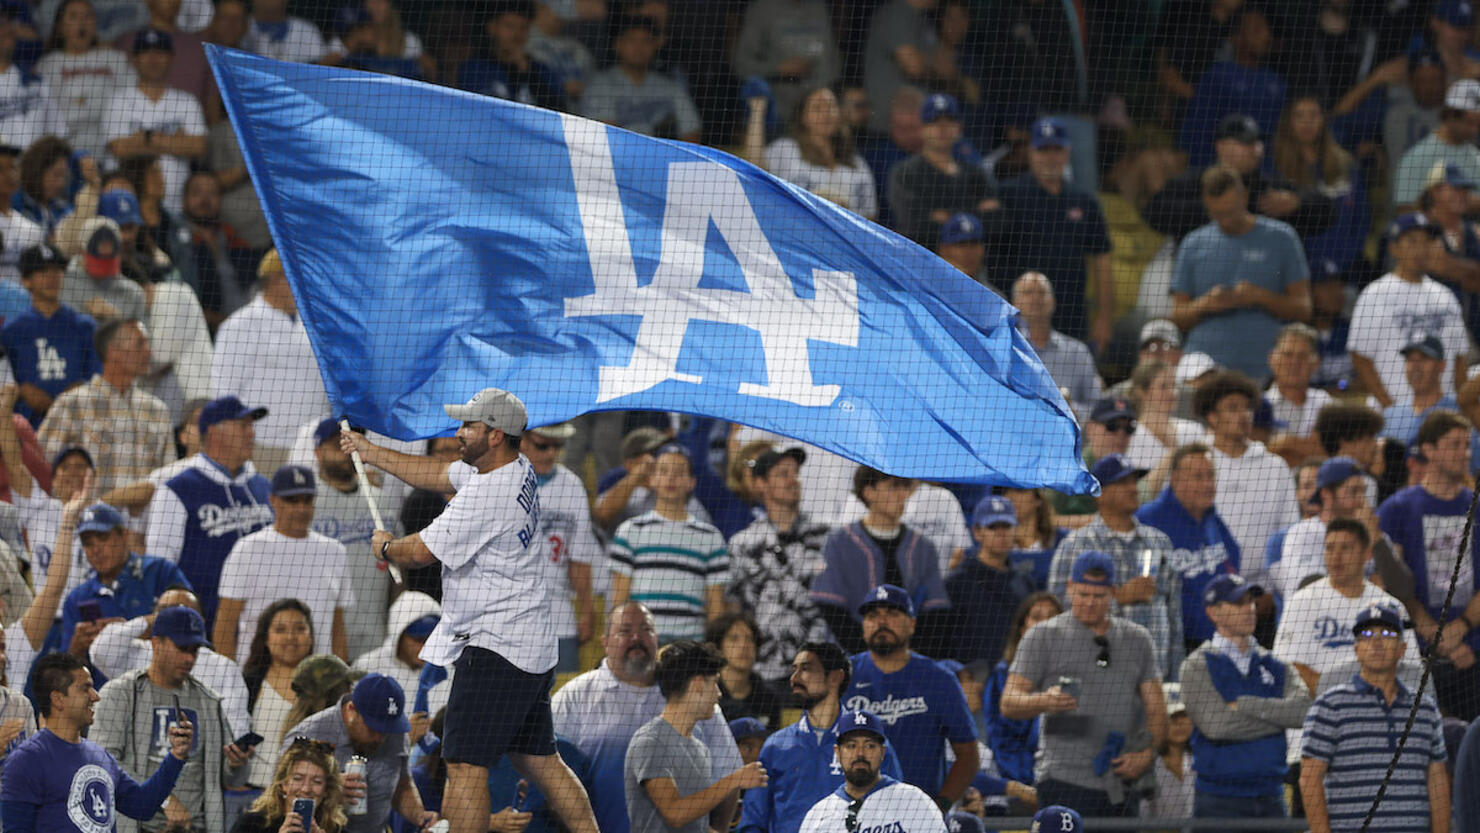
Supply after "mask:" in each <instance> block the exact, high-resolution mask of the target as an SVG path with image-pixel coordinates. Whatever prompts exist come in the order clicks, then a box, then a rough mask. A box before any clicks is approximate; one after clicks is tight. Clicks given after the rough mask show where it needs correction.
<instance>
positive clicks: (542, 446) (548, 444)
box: [529, 438, 565, 451]
mask: <svg viewBox="0 0 1480 833" xmlns="http://www.w3.org/2000/svg"><path fill="white" fill-rule="evenodd" d="M529 444H530V445H532V446H534V450H535V451H549V450H550V449H552V448H565V443H562V442H558V441H556V440H536V439H533V438H531V439H530V441H529Z"/></svg>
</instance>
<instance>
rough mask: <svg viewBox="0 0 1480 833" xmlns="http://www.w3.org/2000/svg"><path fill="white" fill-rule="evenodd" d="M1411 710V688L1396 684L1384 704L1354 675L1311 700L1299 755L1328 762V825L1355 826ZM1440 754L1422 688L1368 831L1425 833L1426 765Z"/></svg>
mask: <svg viewBox="0 0 1480 833" xmlns="http://www.w3.org/2000/svg"><path fill="white" fill-rule="evenodd" d="M1412 708H1413V692H1411V691H1409V690H1408V688H1407V687H1405V686H1404V685H1403V684H1402V683H1398V695H1397V697H1395V698H1393V703H1392V705H1391V706H1389V705H1388V704H1387V700H1386V698H1385V697H1384V696H1383V694H1382V691H1381V690H1380V689H1378V688H1374V687H1373V686H1372V685H1370V684H1369V683H1368V682H1367V681H1366V680H1364V679H1362V677H1361V675H1360V674H1358V675H1355V676H1353V677H1352V680H1351V682H1349V683H1345V684H1344V685H1339V686H1336V687H1335V688H1332V689H1331V690H1329V691H1327V692H1326V693H1325V694H1322V695H1321V696H1320V697H1319V698H1317V699H1316V701H1315V703H1314V704H1312V705H1311V707H1310V712H1309V713H1308V714H1307V715H1306V717H1305V729H1304V732H1305V744H1304V746H1303V747H1302V749H1301V755H1302V756H1303V757H1306V758H1315V759H1317V760H1321V761H1325V762H1326V764H1327V766H1328V767H1329V769H1327V771H1326V810H1327V812H1329V813H1330V815H1331V830H1332V831H1344V830H1350V831H1357V830H1360V829H1361V828H1362V820H1363V819H1364V818H1365V817H1366V815H1367V811H1368V809H1369V808H1370V807H1371V806H1372V799H1373V798H1374V797H1375V796H1376V795H1377V788H1378V787H1379V786H1380V785H1381V784H1382V779H1383V775H1384V774H1385V773H1386V772H1387V767H1388V763H1389V762H1390V761H1391V760H1392V757H1393V753H1394V752H1396V751H1397V749H1398V738H1399V737H1401V736H1402V734H1403V726H1404V724H1405V723H1406V722H1407V720H1408V712H1409V710H1410V709H1412ZM1446 755H1447V753H1446V751H1445V748H1444V734H1443V732H1442V731H1441V729H1440V722H1439V707H1438V705H1436V704H1435V703H1434V698H1433V697H1430V696H1429V695H1427V694H1425V695H1424V696H1423V700H1422V701H1421V702H1420V703H1419V707H1418V715H1417V718H1416V719H1415V720H1414V721H1413V731H1412V732H1411V733H1410V734H1409V735H1408V741H1407V742H1406V743H1405V744H1404V745H1403V755H1402V757H1401V758H1399V760H1398V766H1397V767H1396V768H1395V769H1394V770H1393V779H1392V781H1390V782H1388V787H1387V792H1386V793H1385V794H1384V796H1383V800H1382V804H1380V805H1379V806H1378V808H1377V813H1376V814H1375V815H1374V816H1373V818H1372V827H1371V828H1370V829H1372V830H1381V831H1402V832H1403V833H1406V831H1412V833H1428V831H1429V830H1430V827H1429V786H1428V770H1429V764H1431V763H1442V762H1443V761H1444V760H1445V757H1446Z"/></svg>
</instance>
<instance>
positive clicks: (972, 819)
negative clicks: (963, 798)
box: [946, 810, 987, 833]
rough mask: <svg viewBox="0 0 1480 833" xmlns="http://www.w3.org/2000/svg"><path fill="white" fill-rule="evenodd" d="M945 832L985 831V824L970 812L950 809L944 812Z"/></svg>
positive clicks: (969, 832) (970, 832)
mask: <svg viewBox="0 0 1480 833" xmlns="http://www.w3.org/2000/svg"><path fill="white" fill-rule="evenodd" d="M946 833H987V825H986V823H985V822H983V821H982V820H981V819H979V818H977V817H976V816H974V815H972V814H971V813H964V812H962V811H960V810H952V811H951V812H949V813H946Z"/></svg>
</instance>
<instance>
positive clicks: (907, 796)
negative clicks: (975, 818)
mask: <svg viewBox="0 0 1480 833" xmlns="http://www.w3.org/2000/svg"><path fill="white" fill-rule="evenodd" d="M833 731H834V732H835V733H836V734H837V736H838V742H837V745H836V746H835V747H834V748H835V749H836V751H837V756H838V765H839V766H841V767H842V768H843V786H841V787H838V789H837V791H836V792H834V793H832V794H830V795H828V796H827V797H826V798H824V799H822V800H821V801H819V802H817V803H816V804H814V805H812V809H811V810H808V811H807V817H806V818H805V819H803V820H802V831H801V833H837V831H848V833H945V829H946V823H945V817H944V816H943V815H942V814H941V811H940V808H939V807H937V806H936V804H935V801H934V800H932V799H931V798H930V796H929V795H926V794H925V791H924V790H922V789H920V788H919V787H915V786H912V785H910V784H906V783H904V782H902V781H896V780H895V779H893V778H890V777H889V776H887V775H883V774H881V773H880V772H879V767H881V766H883V764H884V724H883V723H882V722H881V721H880V720H879V718H877V717H875V716H874V714H873V713H872V712H866V711H853V712H844V713H843V714H842V715H840V716H839V717H838V722H837V723H836V724H834V726H833Z"/></svg>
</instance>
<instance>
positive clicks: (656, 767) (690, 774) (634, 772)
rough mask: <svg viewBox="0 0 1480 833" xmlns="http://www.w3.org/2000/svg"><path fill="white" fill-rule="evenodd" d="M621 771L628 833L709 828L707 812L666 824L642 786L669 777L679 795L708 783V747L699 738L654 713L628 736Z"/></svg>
mask: <svg viewBox="0 0 1480 833" xmlns="http://www.w3.org/2000/svg"><path fill="white" fill-rule="evenodd" d="M625 772H626V774H625V781H626V788H627V818H628V819H629V820H630V821H631V823H632V828H631V830H632V833H667V831H680V833H704V831H706V830H708V829H709V819H708V817H707V816H700V817H699V818H697V819H694V820H693V821H692V822H690V823H688V824H686V825H684V826H683V827H679V828H674V827H669V826H668V825H667V824H666V823H665V822H664V821H663V816H662V815H661V814H659V813H658V807H657V805H656V804H654V803H653V800H652V799H651V798H649V797H648V794H647V790H646V789H644V788H643V786H642V785H643V783H644V782H646V781H650V780H652V779H654V778H671V779H673V784H674V786H676V787H678V794H679V795H693V794H694V793H696V792H699V791H700V790H703V789H705V788H706V787H708V786H709V785H710V784H711V783H713V781H714V778H713V776H712V775H710V772H709V747H707V746H705V745H704V743H703V741H700V740H699V739H698V738H696V737H693V736H690V737H684V736H683V735H680V734H679V733H678V730H677V729H675V728H673V724H671V723H669V722H668V721H666V720H664V719H663V718H662V717H661V716H659V717H655V718H653V719H652V720H650V721H648V722H647V723H646V724H644V725H643V727H642V728H641V729H638V730H637V734H635V735H633V736H632V743H631V744H629V745H628V746H627V761H626V766H625Z"/></svg>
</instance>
